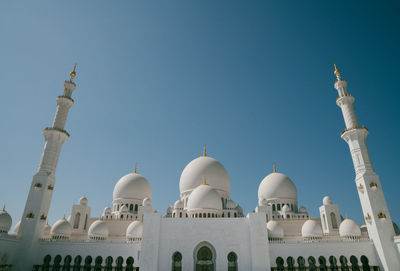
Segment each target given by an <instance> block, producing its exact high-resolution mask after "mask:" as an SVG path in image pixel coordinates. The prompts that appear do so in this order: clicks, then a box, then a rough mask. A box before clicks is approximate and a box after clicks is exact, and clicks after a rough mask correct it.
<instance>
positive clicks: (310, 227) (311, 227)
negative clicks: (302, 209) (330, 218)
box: [301, 219, 322, 237]
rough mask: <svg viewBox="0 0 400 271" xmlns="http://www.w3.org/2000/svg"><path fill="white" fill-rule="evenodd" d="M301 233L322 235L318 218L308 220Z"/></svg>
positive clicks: (311, 235) (304, 235) (313, 235)
mask: <svg viewBox="0 0 400 271" xmlns="http://www.w3.org/2000/svg"><path fill="white" fill-rule="evenodd" d="M301 235H302V236H303V237H322V228H321V225H320V224H318V222H317V221H316V220H311V219H309V220H307V221H306V222H304V224H303V227H301Z"/></svg>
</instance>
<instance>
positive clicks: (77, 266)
mask: <svg viewBox="0 0 400 271" xmlns="http://www.w3.org/2000/svg"><path fill="white" fill-rule="evenodd" d="M81 263H82V257H81V256H79V255H78V256H76V257H75V259H74V271H80V270H81Z"/></svg>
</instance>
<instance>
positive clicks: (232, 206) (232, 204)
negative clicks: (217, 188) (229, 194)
mask: <svg viewBox="0 0 400 271" xmlns="http://www.w3.org/2000/svg"><path fill="white" fill-rule="evenodd" d="M235 207H236V204H235V202H234V201H233V200H231V199H229V200H228V202H227V203H226V209H235Z"/></svg>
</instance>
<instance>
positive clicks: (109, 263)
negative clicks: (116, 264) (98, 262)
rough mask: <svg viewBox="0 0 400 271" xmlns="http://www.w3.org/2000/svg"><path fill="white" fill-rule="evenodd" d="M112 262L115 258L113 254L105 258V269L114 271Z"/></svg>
mask: <svg viewBox="0 0 400 271" xmlns="http://www.w3.org/2000/svg"><path fill="white" fill-rule="evenodd" d="M112 263H113V258H112V257H111V256H108V257H107V258H106V260H105V264H106V265H105V267H104V270H105V271H112Z"/></svg>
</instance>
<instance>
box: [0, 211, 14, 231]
mask: <svg viewBox="0 0 400 271" xmlns="http://www.w3.org/2000/svg"><path fill="white" fill-rule="evenodd" d="M11 224H12V219H11V216H10V215H9V213H7V211H6V209H5V208H3V210H0V233H2V232H5V233H7V232H8V231H9V230H10V228H11Z"/></svg>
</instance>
